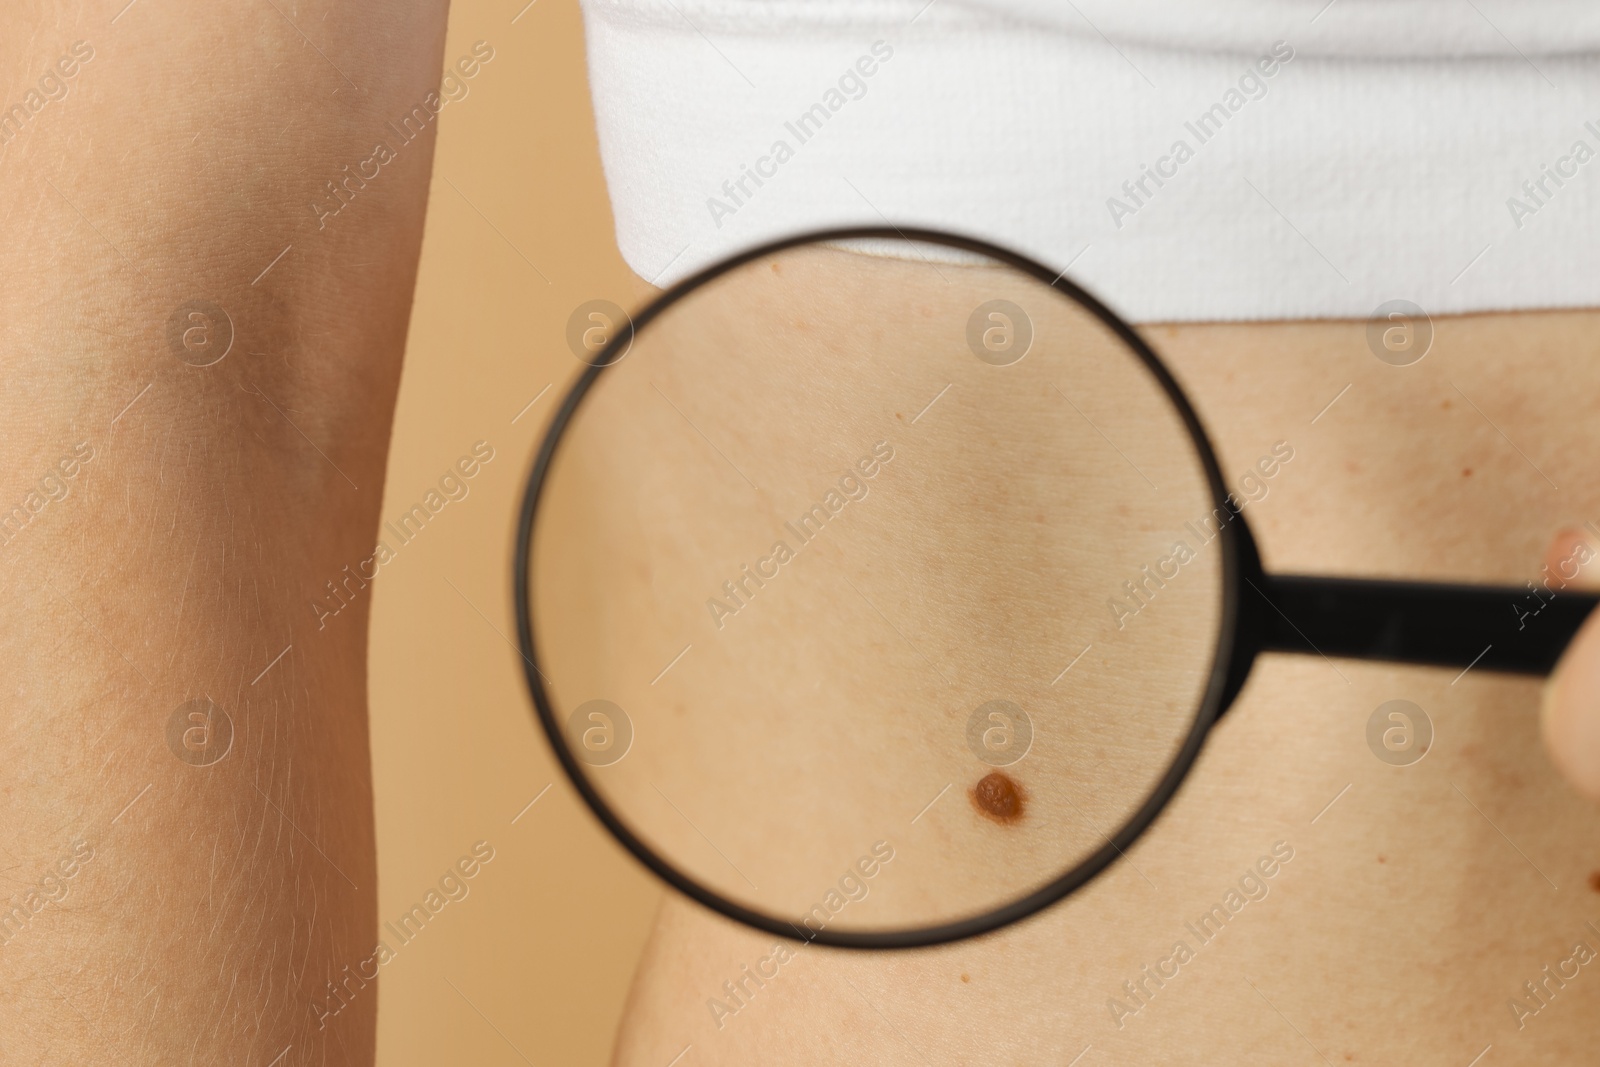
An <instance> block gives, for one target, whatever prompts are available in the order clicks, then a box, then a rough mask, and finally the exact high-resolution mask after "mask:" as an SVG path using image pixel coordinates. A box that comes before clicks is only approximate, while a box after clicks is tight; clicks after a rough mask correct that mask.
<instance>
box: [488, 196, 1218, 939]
mask: <svg viewBox="0 0 1600 1067" xmlns="http://www.w3.org/2000/svg"><path fill="white" fill-rule="evenodd" d="M851 240H903V241H920V242H925V243H928V244H935V245H941V246H944V247H948V248H954V249H959V250H961V251H966V252H973V253H977V254H979V255H983V256H987V257H989V258H991V259H993V260H995V261H997V262H999V263H1003V264H1005V265H1007V266H1010V267H1013V268H1015V269H1017V270H1020V271H1022V272H1024V273H1026V274H1028V275H1031V276H1032V277H1034V278H1037V279H1038V280H1040V281H1042V282H1044V283H1045V284H1046V285H1048V286H1049V287H1051V288H1052V289H1055V290H1057V291H1058V292H1060V293H1062V294H1063V295H1064V296H1066V297H1067V298H1068V299H1070V300H1073V301H1075V302H1076V303H1078V304H1079V306H1081V307H1083V308H1085V309H1086V310H1088V311H1089V312H1090V313H1091V314H1093V315H1094V316H1095V317H1096V318H1098V319H1099V320H1100V322H1101V323H1102V324H1104V325H1105V326H1106V327H1107V328H1108V329H1110V330H1111V331H1112V332H1113V333H1114V334H1116V335H1117V337H1118V338H1119V339H1120V340H1122V341H1123V343H1124V344H1126V345H1127V346H1128V347H1129V348H1130V349H1131V350H1132V351H1133V352H1134V353H1135V354H1136V355H1138V357H1139V358H1140V360H1141V361H1142V362H1143V363H1144V365H1145V369H1146V370H1148V371H1149V372H1150V374H1151V376H1152V377H1154V378H1155V380H1156V382H1157V383H1159V384H1160V386H1161V388H1162V390H1163V391H1164V392H1165V394H1166V397H1167V400H1168V401H1169V402H1170V403H1171V404H1172V406H1173V408H1174V410H1176V411H1177V412H1178V414H1179V415H1180V417H1181V418H1182V420H1183V423H1184V426H1185V428H1186V429H1187V430H1188V432H1189V437H1190V440H1191V441H1192V442H1193V444H1194V446H1195V449H1196V451H1197V452H1198V453H1199V455H1200V461H1201V465H1202V467H1203V468H1204V471H1205V476H1206V480H1207V482H1208V484H1209V486H1210V489H1211V494H1212V497H1213V501H1214V507H1216V508H1219V509H1225V510H1227V511H1229V512H1232V511H1233V510H1234V508H1233V507H1232V505H1231V504H1230V502H1229V497H1230V494H1229V492H1228V490H1227V487H1226V484H1225V483H1224V481H1223V477H1222V471H1221V468H1220V466H1219V464H1218V462H1217V457H1216V451H1215V450H1214V449H1213V448H1212V446H1211V442H1210V439H1209V438H1208V437H1207V436H1206V432H1205V429H1204V427H1203V426H1202V425H1201V423H1200V419H1199V417H1198V416H1197V415H1196V414H1195V411H1194V409H1193V408H1192V407H1191V406H1190V404H1189V401H1188V398H1187V397H1186V396H1185V395H1184V394H1183V391H1182V389H1180V388H1179V386H1178V383H1177V381H1176V380H1175V379H1174V378H1173V377H1172V375H1171V373H1170V372H1169V371H1168V370H1167V368H1166V366H1165V364H1163V363H1162V362H1161V359H1160V357H1158V356H1157V355H1156V353H1155V351H1154V350H1153V349H1151V348H1150V346H1149V345H1147V344H1146V343H1145V342H1144V340H1143V339H1142V338H1141V337H1140V336H1139V335H1138V334H1137V333H1135V332H1134V331H1133V329H1132V327H1130V326H1129V325H1128V324H1127V323H1125V322H1123V321H1122V319H1121V318H1120V317H1119V316H1117V315H1116V313H1114V312H1113V311H1111V309H1110V308H1108V307H1106V306H1105V305H1104V304H1102V303H1101V302H1100V301H1099V300H1098V299H1097V298H1096V297H1094V296H1093V295H1091V294H1090V293H1089V292H1087V291H1086V290H1084V289H1083V288H1081V287H1080V286H1078V285H1077V284H1076V283H1074V282H1071V281H1069V280H1067V278H1066V277H1065V276H1064V272H1063V273H1062V274H1057V273H1055V272H1053V271H1051V270H1049V269H1047V268H1045V267H1044V266H1042V265H1040V264H1039V263H1037V262H1035V261H1033V260H1031V259H1029V258H1027V257H1026V256H1022V255H1020V254H1018V253H1016V252H1012V251H1010V250H1008V249H1005V248H1000V247H998V246H996V245H993V244H991V243H989V242H988V241H984V240H980V239H978V238H973V237H966V236H962V235H959V234H954V233H948V232H944V231H940V230H932V229H924V228H920V227H912V226H906V227H899V226H864V227H842V228H836V229H827V230H816V231H809V232H805V233H799V234H794V235H792V236H789V237H785V238H781V239H779V240H775V241H771V242H768V243H765V244H762V245H759V246H756V247H753V248H750V249H747V250H745V251H743V252H740V253H738V254H736V255H734V256H731V257H729V258H727V259H724V260H720V261H719V262H717V263H714V264H712V265H711V266H709V267H706V268H705V269H703V270H701V271H698V272H696V273H695V274H693V275H691V276H690V277H688V278H686V279H684V280H683V281H680V282H678V283H677V284H676V285H674V286H672V287H671V288H669V289H668V290H667V291H666V292H664V293H662V294H661V295H660V296H659V297H657V298H656V299H655V300H654V301H652V302H651V303H650V304H649V305H648V306H646V307H645V309H644V310H642V311H640V312H639V313H638V314H637V315H635V316H632V317H631V318H630V320H629V321H628V322H627V324H626V325H625V326H624V327H623V329H622V330H620V331H618V333H617V334H616V335H615V336H613V337H612V338H611V341H610V342H609V343H608V344H607V345H606V346H605V347H604V348H603V349H602V350H601V351H600V353H599V354H598V356H597V357H596V359H595V361H594V362H593V363H592V364H590V365H589V366H588V367H586V368H585V370H584V371H583V373H582V374H580V375H579V376H578V379H577V381H576V382H574V383H573V385H572V388H571V389H569V390H568V392H567V395H566V396H565V398H564V399H563V400H562V403H561V407H560V408H559V409H557V411H556V414H555V416H554V418H553V419H552V420H551V423H550V426H549V429H548V430H547V431H546V433H545V436H544V439H543V441H542V442H541V444H540V446H539V451H538V453H537V455H536V456H535V458H534V461H533V465H532V467H531V468H530V469H529V473H528V477H527V482H526V487H525V489H524V492H523V498H522V506H521V511H520V516H519V519H518V523H517V531H516V540H515V543H514V545H513V549H512V581H513V587H512V598H513V602H514V604H515V610H516V619H517V645H518V651H519V652H520V653H521V655H522V666H523V677H524V679H525V680H526V681H527V684H528V691H529V695H530V696H531V697H532V699H533V704H534V708H535V711H536V715H537V719H538V722H539V724H540V725H541V726H542V727H543V728H544V732H545V736H546V737H547V738H548V739H549V741H550V746H551V748H552V749H554V750H555V754H556V758H557V759H558V760H559V761H560V763H561V767H562V770H564V771H565V772H566V775H567V779H568V780H569V781H570V782H571V783H572V784H573V786H574V788H576V789H577V791H578V795H579V796H581V797H582V798H583V800H584V803H586V804H587V805H588V807H589V810H590V811H591V812H593V813H594V815H595V817H596V818H597V819H599V820H600V823H601V824H602V825H603V826H604V827H605V828H606V829H607V830H608V831H609V832H610V833H611V836H612V837H614V838H615V839H616V840H617V841H619V842H620V843H621V844H622V846H623V847H624V848H626V849H627V850H628V851H629V852H630V853H631V854H632V855H633V857H634V858H635V859H637V860H638V861H639V862H640V863H642V864H644V866H645V867H646V868H647V869H649V870H650V871H651V872H652V873H654V874H655V875H656V877H658V878H660V879H661V880H662V881H664V882H666V883H667V884H668V885H670V886H672V887H673V888H674V889H676V890H678V891H679V892H680V893H683V894H684V895H685V896H687V897H689V898H690V899H692V900H695V901H697V902H699V903H700V904H703V905H704V906H706V907H708V908H710V909H711V910H712V911H715V912H718V913H720V914H722V915H725V916H727V917H728V918H730V919H733V920H735V921H737V922H741V923H744V924H745V925H747V926H751V927H754V928H755V929H758V930H763V931H765V932H767V933H771V934H776V935H777V936H779V937H785V938H789V939H792V940H800V941H808V942H814V943H816V944H820V945H831V946H835V947H838V948H857V949H906V948H923V947H927V946H931V945H941V944H947V943H949V942H952V941H960V940H964V939H966V938H969V937H976V936H978V935H980V934H986V933H990V932H992V931H994V930H998V929H1001V928H1002V927H1005V926H1009V925H1010V924H1012V923H1014V922H1018V921H1020V920H1022V919H1025V918H1028V917H1029V916H1032V915H1034V914H1036V913H1037V912H1039V911H1041V910H1042V909H1044V908H1047V907H1049V906H1050V905H1052V904H1054V903H1056V902H1057V901H1059V900H1061V899H1062V898H1063V897H1065V896H1067V895H1068V894H1070V893H1072V892H1074V891H1075V890H1077V889H1079V888H1081V887H1082V886H1084V885H1085V884H1087V883H1088V882H1089V881H1090V880H1092V879H1093V878H1095V877H1096V876H1097V875H1099V874H1100V873H1101V872H1102V871H1104V870H1105V869H1106V868H1107V867H1109V866H1110V865H1111V863H1112V862H1113V861H1115V860H1116V859H1117V858H1118V857H1120V856H1121V855H1122V854H1123V853H1124V852H1126V851H1127V849H1128V848H1130V847H1131V846H1132V845H1133V843H1134V841H1136V840H1137V839H1138V838H1139V836H1140V835H1141V834H1143V833H1144V832H1145V831H1146V830H1147V829H1149V828H1150V825H1151V824H1152V823H1153V822H1154V821H1155V819H1156V817H1157V816H1158V815H1160V814H1161V812H1162V810H1163V809H1164V808H1165V807H1166V805H1167V803H1168V802H1169V801H1170V800H1171V799H1172V797H1173V795H1174V794H1175V793H1176V792H1177V790H1178V787H1179V786H1180V785H1181V784H1182V783H1183V780H1184V779H1185V778H1186V777H1187V776H1188V774H1189V771H1190V770H1191V769H1192V768H1193V766H1194V762H1195V759H1196V758H1197V757H1198V756H1199V753H1200V748H1201V746H1202V745H1203V744H1204V742H1205V738H1206V735H1207V733H1208V732H1209V731H1210V729H1211V726H1212V724H1213V723H1214V722H1215V721H1216V719H1217V717H1218V716H1219V715H1220V714H1221V713H1222V711H1223V710H1224V704H1225V700H1226V699H1229V698H1230V697H1231V694H1229V693H1228V692H1227V690H1228V675H1229V667H1230V665H1231V664H1232V663H1233V660H1234V657H1235V653H1236V646H1237V644H1238V642H1239V639H1240V626H1239V622H1240V600H1241V596H1240V587H1241V585H1242V581H1241V573H1242V562H1243V561H1242V559H1241V544H1240V535H1239V533H1238V531H1237V527H1238V526H1240V525H1241V524H1240V523H1236V522H1229V523H1225V524H1223V525H1222V528H1221V530H1220V531H1219V540H1220V542H1221V545H1220V547H1221V551H1222V567H1223V572H1222V619H1221V625H1220V626H1219V628H1218V633H1217V647H1216V649H1215V652H1214V654H1213V657H1212V662H1211V669H1210V677H1209V679H1208V681H1207V684H1206V689H1205V695H1204V696H1203V697H1202V699H1201V702H1200V706H1199V708H1198V709H1197V710H1196V714H1195V718H1194V722H1193V724H1192V725H1191V727H1190V730H1189V734H1188V736H1187V737H1186V738H1185V739H1184V743H1183V745H1182V747H1181V748H1180V749H1179V750H1178V752H1177V754H1176V756H1175V757H1174V759H1173V762H1172V764H1171V766H1170V767H1169V768H1168V770H1167V773H1166V775H1165V776H1164V777H1163V778H1162V779H1161V780H1160V781H1159V782H1158V783H1157V784H1156V786H1155V787H1154V788H1153V789H1152V790H1151V791H1150V793H1149V794H1148V796H1147V797H1146V798H1145V801H1144V803H1143V804H1141V805H1140V807H1139V809H1138V810H1137V811H1136V812H1134V814H1133V815H1132V816H1131V817H1130V818H1129V819H1128V820H1127V821H1126V822H1125V823H1124V824H1123V825H1122V827H1121V828H1120V829H1119V830H1118V831H1117V833H1116V834H1114V835H1112V836H1111V837H1109V838H1107V840H1106V844H1105V846H1104V847H1103V848H1100V849H1098V850H1096V851H1095V852H1093V853H1091V854H1090V855H1089V856H1088V857H1086V858H1085V859H1083V860H1082V861H1080V862H1079V863H1078V864H1077V866H1075V867H1073V868H1071V869H1070V870H1068V871H1067V872H1065V873H1064V874H1062V875H1061V876H1060V877H1058V878H1056V879H1055V880H1054V881H1051V882H1049V883H1046V884H1045V885H1043V886H1041V887H1039V888H1038V889H1035V890H1033V891H1032V892H1030V893H1028V894H1027V895H1025V896H1022V897H1019V898H1017V899H1015V900H1012V901H1010V902H1009V903H1006V904H1003V905H1001V906H999V907H997V908H994V909H992V910H990V911H986V912H982V913H979V914H977V915H973V916H968V917H966V918H963V919H957V920H955V921H952V922H946V923H940V924H938V925H935V926H923V927H903V928H895V929H887V930H851V931H838V930H829V929H827V928H826V927H824V928H823V929H822V930H820V931H813V930H810V929H809V928H807V929H806V930H804V931H802V930H801V929H800V928H798V927H796V926H795V925H794V924H793V923H792V922H789V921H787V920H784V919H780V918H777V917H775V916H772V915H768V914H766V913H764V912H759V911H756V910H754V909H752V908H749V907H746V906H745V905H743V904H739V903H737V902H735V901H733V900H730V899H728V898H726V897H724V896H722V895H720V894H719V893H717V892H715V891H714V890H712V889H709V888H707V887H706V886H704V885H702V884H700V883H699V882H697V881H696V880H695V879H693V878H691V877H690V876H688V875H686V874H684V873H683V872H682V871H680V870H678V869H677V868H676V867H674V866H673V865H672V864H671V863H669V862H668V861H667V860H666V859H665V858H664V857H662V856H661V855H659V854H657V853H656V851H655V850H654V849H652V848H651V847H650V846H649V845H647V844H645V843H644V841H642V840H641V839H640V838H639V837H638V836H636V835H635V834H634V833H633V831H632V830H631V829H629V827H628V825H627V824H626V823H625V822H624V821H623V820H622V819H621V818H620V817H619V816H618V815H617V814H616V813H615V812H614V811H612V810H611V808H610V806H609V805H607V803H606V802H605V800H604V799H603V798H602V797H601V796H600V794H599V792H598V791H597V790H596V789H595V787H594V786H593V785H592V784H591V783H590V781H589V779H588V777H587V776H586V775H585V773H584V771H583V767H582V765H581V764H580V763H579V762H578V760H577V758H576V757H575V756H574V755H573V753H572V751H571V749H570V748H569V747H568V746H567V741H566V737H565V736H564V734H563V731H562V728H561V723H560V722H559V720H558V719H557V717H556V713H555V709H554V707H553V706H552V705H551V702H550V698H549V695H548V694H547V693H546V692H545V689H544V685H543V675H542V672H541V671H540V668H539V654H538V645H537V641H536V639H535V638H536V634H535V631H534V627H533V619H532V599H533V598H532V592H533V586H532V573H531V560H532V555H533V553H532V547H533V536H534V531H535V520H536V518H537V515H538V508H539V502H540V499H541V496H542V494H543V491H544V487H545V485H546V482H547V479H548V475H549V473H550V465H551V462H552V461H553V460H554V458H555V455H556V451H557V449H558V448H559V447H560V444H561V439H562V436H563V435H564V434H565V433H566V430H567V427H568V425H569V424H570V423H571V421H572V417H573V415H575V414H576V413H577V410H578V406H579V405H580V404H581V403H582V402H583V399H584V397H585V396H587V395H588V393H589V391H590V389H591V388H592V387H593V386H594V383H595V382H596V381H598V380H599V377H600V375H601V373H602V372H603V371H605V370H606V369H607V368H608V367H610V366H612V365H613V364H614V363H616V362H617V361H618V360H619V359H620V355H619V354H626V352H627V351H628V349H629V346H631V345H632V343H633V338H634V335H635V334H636V333H638V331H639V330H640V329H642V328H643V327H644V326H646V325H648V324H649V323H650V322H651V321H652V320H653V319H655V318H656V317H657V316H658V315H660V314H661V313H662V312H664V311H666V310H667V309H668V308H670V307H672V306H673V305H674V304H676V303H677V302H678V301H680V300H682V299H683V298H684V297H686V296H688V295H689V294H690V293H692V292H694V291H695V290H697V289H699V288H700V287H701V286H703V285H705V284H706V283H708V282H710V281H713V280H714V279H716V278H718V277H721V276H722V275H724V274H726V273H728V272H729V271H733V270H736V269H738V268H739V267H742V266H744V265H745V264H747V263H749V262H751V261H752V260H756V259H760V258H762V257H763V256H770V255H773V254H775V253H778V252H781V251H784V250H785V249H789V248H794V247H796V246H799V245H811V244H823V243H827V242H839V241H851Z"/></svg>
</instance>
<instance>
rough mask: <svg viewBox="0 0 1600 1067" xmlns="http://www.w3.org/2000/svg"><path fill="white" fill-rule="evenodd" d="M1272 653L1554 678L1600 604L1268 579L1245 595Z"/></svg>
mask: <svg viewBox="0 0 1600 1067" xmlns="http://www.w3.org/2000/svg"><path fill="white" fill-rule="evenodd" d="M1244 598H1245V601H1246V603H1247V604H1248V605H1249V607H1248V610H1249V613H1250V615H1251V624H1252V626H1253V628H1254V630H1255V644H1256V648H1257V649H1258V650H1259V651H1262V652H1295V653H1309V654H1317V653H1320V654H1322V655H1324V656H1339V657H1344V658H1348V659H1370V660H1388V661H1392V662H1397V663H1420V664H1429V665H1432V666H1439V667H1459V668H1461V669H1462V670H1463V671H1465V670H1466V669H1468V668H1471V669H1473V670H1484V671H1507V672H1512V673H1517V674H1537V675H1546V674H1549V673H1550V671H1551V670H1552V669H1553V668H1554V667H1555V665H1556V661H1557V660H1559V659H1560V658H1561V653H1562V652H1563V651H1565V650H1566V647H1567V645H1568V644H1569V643H1570V642H1571V641H1572V637H1573V635H1574V634H1576V633H1577V632H1578V627H1579V626H1581V625H1582V624H1583V620H1584V619H1586V618H1588V617H1589V613H1590V612H1591V611H1593V610H1594V608H1595V605H1596V604H1597V603H1600V596H1597V595H1595V594H1593V593H1578V592H1569V591H1566V590H1556V591H1551V590H1550V589H1548V588H1545V587H1542V586H1535V585H1534V584H1533V583H1532V582H1530V583H1528V584H1527V585H1526V586H1525V587H1523V588H1517V587H1515V586H1488V585H1455V584H1450V583H1433V582H1391V581H1376V580H1372V579H1364V578H1323V577H1313V576H1309V575H1289V574H1278V575H1270V574H1258V575H1256V576H1254V577H1252V578H1251V579H1249V585H1248V586H1247V588H1246V590H1245V592H1244Z"/></svg>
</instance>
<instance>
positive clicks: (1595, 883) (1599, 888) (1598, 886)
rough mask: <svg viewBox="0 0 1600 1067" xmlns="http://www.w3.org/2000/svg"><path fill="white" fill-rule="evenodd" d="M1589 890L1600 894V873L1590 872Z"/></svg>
mask: <svg viewBox="0 0 1600 1067" xmlns="http://www.w3.org/2000/svg"><path fill="white" fill-rule="evenodd" d="M1589 888H1590V889H1593V890H1594V891H1595V892H1596V893H1600V871H1590V872H1589Z"/></svg>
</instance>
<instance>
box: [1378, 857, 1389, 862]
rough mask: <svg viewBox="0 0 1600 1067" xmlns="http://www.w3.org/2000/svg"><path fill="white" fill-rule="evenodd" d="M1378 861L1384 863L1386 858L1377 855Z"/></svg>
mask: <svg viewBox="0 0 1600 1067" xmlns="http://www.w3.org/2000/svg"><path fill="white" fill-rule="evenodd" d="M1378 862H1379V863H1385V862H1387V861H1386V860H1385V859H1384V858H1383V857H1382V856H1379V857H1378Z"/></svg>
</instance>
